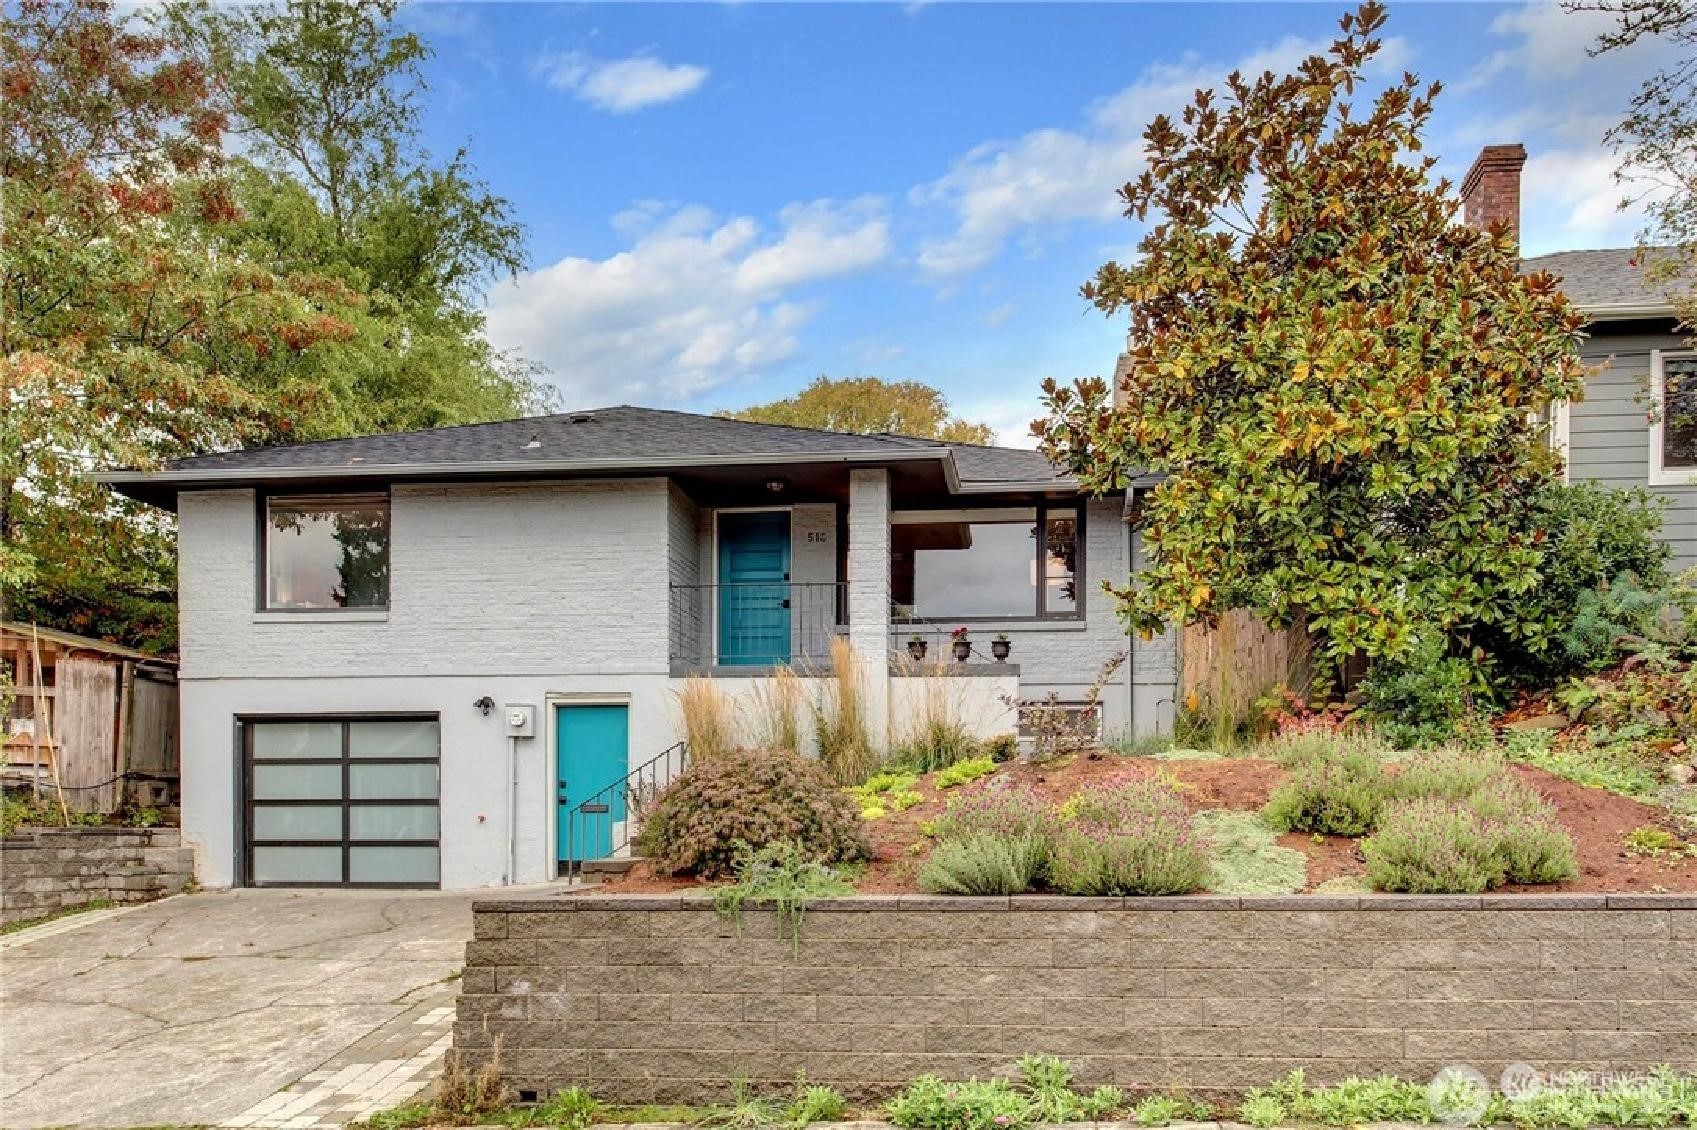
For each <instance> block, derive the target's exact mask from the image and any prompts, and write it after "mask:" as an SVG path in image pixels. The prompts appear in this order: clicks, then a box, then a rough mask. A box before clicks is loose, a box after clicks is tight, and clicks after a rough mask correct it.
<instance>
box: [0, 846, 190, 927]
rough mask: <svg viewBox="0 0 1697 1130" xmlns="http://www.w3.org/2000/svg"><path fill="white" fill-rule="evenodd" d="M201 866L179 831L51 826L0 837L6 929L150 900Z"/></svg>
mask: <svg viewBox="0 0 1697 1130" xmlns="http://www.w3.org/2000/svg"><path fill="white" fill-rule="evenodd" d="M193 868H194V859H193V855H192V853H191V852H190V851H189V850H188V849H187V848H185V847H183V846H182V839H181V837H180V836H179V835H178V834H177V829H175V828H47V829H39V830H33V831H30V832H25V833H23V834H21V835H20V836H19V837H18V838H16V839H5V840H0V925H10V924H11V923H13V922H22V921H24V920H26V919H30V918H40V917H41V916H42V915H45V914H51V913H53V912H54V911H56V910H59V909H62V908H64V907H67V906H82V905H83V904H84V903H90V902H97V901H99V900H101V899H105V900H107V901H110V902H120V903H122V902H146V901H148V900H149V899H156V898H162V897H163V896H165V895H170V894H175V893H177V892H178V891H180V890H182V889H183V885H184V884H185V883H187V882H188V881H189V876H190V874H191V873H192V871H193Z"/></svg>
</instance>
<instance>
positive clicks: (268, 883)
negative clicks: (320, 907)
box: [236, 710, 442, 891]
mask: <svg viewBox="0 0 1697 1130" xmlns="http://www.w3.org/2000/svg"><path fill="white" fill-rule="evenodd" d="M290 722H326V723H334V724H336V725H339V726H341V728H342V751H341V756H340V757H338V758H334V759H332V758H328V757H268V758H266V759H265V761H264V763H265V764H267V765H337V766H339V767H340V768H341V772H342V795H341V797H340V799H337V800H330V799H322V798H321V799H314V798H295V799H290V800H277V801H257V802H256V801H255V799H254V795H253V770H254V766H255V764H256V762H257V759H256V758H255V757H254V755H253V732H254V727H255V726H264V725H267V724H275V723H285V724H286V723H290ZM356 722H434V723H435V724H436V755H435V756H434V757H374V758H354V757H353V756H352V754H351V752H350V749H351V745H352V736H353V727H352V724H353V723H356ZM236 756H237V758H238V761H239V769H240V772H241V788H242V792H241V797H240V803H239V808H238V811H239V814H240V815H239V817H238V820H239V827H238V828H237V834H238V836H239V839H238V840H237V844H236V846H237V849H238V851H239V852H240V853H241V855H240V859H239V862H240V864H241V868H240V878H241V885H242V886H244V887H254V888H260V887H281V888H300V889H311V890H340V889H343V888H347V889H386V890H405V891H435V890H441V889H442V715H441V714H440V713H432V712H428V711H417V710H411V711H382V710H375V711H362V712H358V713H342V712H332V713H325V714H301V713H287V714H240V715H237V716H236ZM356 763H361V764H375V765H424V764H430V765H434V766H436V796H435V799H433V800H425V799H422V798H418V797H406V798H386V799H377V798H365V797H362V798H359V799H355V798H354V797H353V795H352V792H353V790H352V789H351V788H350V787H349V786H350V781H349V779H350V777H351V775H352V771H353V766H354V764H356ZM256 803H258V804H268V803H269V804H278V805H285V806H288V807H308V806H310V807H314V808H335V809H337V810H339V811H340V812H341V814H342V835H341V836H340V837H339V838H338V839H335V840H272V839H260V838H258V837H256V836H255V835H254V830H253V823H254V806H255V804H256ZM355 805H366V806H373V807H393V806H422V805H434V806H435V808H436V837H435V838H434V839H431V840H356V839H353V838H351V837H350V836H349V835H348V829H349V825H350V823H351V820H352V817H351V815H350V813H349V810H350V809H351V808H353V807H354V806H355ZM331 845H334V846H335V847H336V848H337V849H339V850H340V851H341V853H342V878H341V880H340V881H339V882H337V883H318V882H305V881H300V882H296V881H292V880H258V879H255V878H254V877H253V853H254V848H256V847H328V846H331ZM396 845H399V846H401V847H434V848H435V849H436V882H434V883H429V884H425V883H371V882H358V883H356V882H354V881H353V880H352V877H351V876H352V868H353V849H354V848H356V847H390V846H396Z"/></svg>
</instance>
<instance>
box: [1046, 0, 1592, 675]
mask: <svg viewBox="0 0 1697 1130" xmlns="http://www.w3.org/2000/svg"><path fill="white" fill-rule="evenodd" d="M1384 21H1385V10H1384V8H1383V7H1382V6H1381V5H1380V4H1378V3H1376V2H1369V3H1366V4H1364V5H1363V6H1362V7H1361V8H1360V9H1359V10H1358V11H1356V12H1354V13H1351V14H1349V15H1346V16H1345V17H1344V18H1343V20H1342V23H1341V27H1342V34H1341V36H1340V37H1339V38H1338V39H1337V40H1336V41H1335V42H1334V43H1333V44H1332V45H1331V47H1330V49H1329V50H1328V51H1326V52H1325V53H1323V54H1317V55H1313V56H1311V57H1309V58H1307V59H1305V60H1304V61H1303V62H1302V63H1301V64H1300V65H1299V66H1298V67H1297V68H1296V69H1295V71H1294V73H1291V74H1288V75H1274V74H1271V73H1267V74H1263V75H1261V76H1259V77H1257V78H1253V79H1246V78H1244V77H1243V76H1241V75H1238V74H1233V75H1232V76H1231V77H1230V78H1228V79H1227V80H1226V83H1225V88H1224V91H1223V93H1222V94H1220V95H1218V96H1217V95H1216V94H1215V93H1213V92H1211V91H1207V90H1204V91H1199V92H1197V94H1196V96H1195V100H1194V102H1193V103H1192V104H1191V105H1189V106H1188V107H1186V108H1185V110H1184V112H1183V114H1182V115H1181V117H1180V118H1179V120H1178V121H1176V122H1175V121H1173V120H1170V119H1169V118H1167V117H1165V116H1163V117H1159V118H1157V119H1155V121H1154V122H1153V123H1152V124H1151V125H1150V126H1149V128H1148V130H1147V131H1146V133H1145V135H1144V137H1145V140H1146V142H1147V155H1148V165H1147V169H1146V171H1145V172H1144V173H1143V175H1142V176H1141V177H1140V178H1139V179H1138V180H1137V181H1136V182H1134V183H1132V184H1128V185H1126V186H1125V188H1124V189H1123V190H1122V195H1123V198H1124V201H1125V204H1126V211H1127V214H1128V215H1129V216H1131V217H1134V218H1136V219H1138V220H1147V221H1150V226H1149V228H1148V230H1147V231H1146V233H1145V234H1144V236H1143V238H1142V240H1141V242H1140V243H1139V245H1138V252H1139V255H1138V258H1137V260H1136V262H1135V263H1132V264H1129V265H1127V264H1120V263H1117V262H1110V263H1108V264H1107V265H1105V266H1103V267H1102V268H1101V270H1100V271H1099V272H1098V274H1097V276H1096V278H1095V279H1094V280H1093V281H1092V282H1090V283H1089V284H1087V285H1086V286H1085V288H1084V294H1085V296H1086V298H1088V299H1089V300H1090V301H1092V302H1093V303H1094V304H1095V305H1096V306H1097V307H1098V308H1099V309H1100V310H1102V311H1103V312H1105V313H1108V314H1121V315H1129V317H1130V323H1131V333H1130V342H1131V345H1130V348H1129V354H1128V362H1129V363H1128V365H1127V366H1126V368H1125V370H1124V371H1123V373H1122V378H1121V380H1120V387H1119V394H1118V396H1117V398H1116V397H1115V395H1114V393H1113V390H1111V389H1110V388H1109V386H1108V385H1107V384H1106V383H1105V382H1102V381H1100V380H1089V381H1083V382H1079V383H1078V384H1076V385H1074V386H1071V387H1061V386H1059V385H1056V384H1054V383H1053V382H1051V383H1049V384H1048V385H1047V386H1046V388H1045V395H1046V404H1047V407H1048V409H1049V416H1048V418H1047V419H1046V420H1044V421H1040V422H1039V425H1038V427H1039V431H1040V432H1041V437H1042V441H1043V447H1044V450H1045V451H1046V452H1047V453H1049V454H1050V456H1051V457H1052V458H1054V459H1056V460H1057V461H1058V462H1060V463H1062V464H1063V465H1065V466H1068V467H1070V468H1071V469H1072V470H1073V471H1074V472H1075V473H1076V474H1077V475H1078V476H1079V478H1080V480H1081V482H1082V483H1083V484H1084V486H1085V487H1086V488H1088V489H1094V490H1108V489H1121V488H1123V487H1124V486H1125V485H1126V483H1127V482H1128V479H1129V478H1130V477H1131V476H1132V475H1133V474H1140V473H1144V472H1148V471H1155V472H1160V473H1163V474H1164V475H1165V476H1166V477H1165V479H1164V481H1162V482H1161V483H1160V485H1159V486H1157V487H1156V488H1155V489H1154V490H1153V491H1152V492H1151V494H1150V497H1149V499H1148V504H1147V507H1146V510H1145V512H1144V529H1145V535H1144V536H1145V544H1146V547H1147V550H1148V557H1149V565H1148V568H1147V570H1146V571H1144V572H1141V573H1139V574H1138V576H1137V577H1136V578H1135V579H1134V581H1133V583H1131V584H1128V585H1127V586H1125V587H1123V588H1120V589H1119V590H1118V591H1117V593H1116V595H1117V597H1118V599H1119V600H1120V602H1121V604H1122V608H1123V610H1124V612H1125V614H1126V615H1127V616H1128V618H1129V619H1130V621H1131V623H1132V624H1133V625H1134V626H1135V627H1137V628H1139V629H1142V630H1144V631H1149V630H1153V629H1157V628H1160V627H1163V626H1165V625H1169V624H1177V623H1191V622H1197V621H1203V622H1207V621H1210V620H1211V619H1213V618H1214V617H1216V616H1217V615H1219V614H1220V613H1222V612H1224V611H1226V610H1229V609H1234V608H1248V609H1252V610H1254V611H1255V612H1256V613H1257V614H1258V615H1259V616H1261V617H1262V618H1263V619H1265V620H1266V621H1267V622H1268V623H1270V624H1272V625H1275V626H1282V625H1287V624H1290V623H1291V622H1292V621H1293V620H1294V619H1296V618H1297V617H1299V616H1300V617H1302V618H1304V619H1305V620H1306V622H1307V624H1308V626H1309V628H1310V629H1311V630H1312V631H1313V632H1314V634H1315V637H1316V639H1317V641H1318V643H1319V645H1320V648H1321V651H1322V653H1323V654H1324V655H1325V656H1327V657H1329V658H1331V659H1333V660H1342V659H1343V658H1344V657H1346V656H1350V655H1354V654H1357V653H1364V654H1366V655H1368V656H1372V657H1380V658H1388V659H1393V660H1394V659H1398V658H1403V657H1407V656H1409V655H1412V654H1414V653H1416V651H1417V650H1420V649H1422V648H1424V647H1426V646H1427V645H1428V644H1429V643H1430V641H1431V640H1432V638H1433V637H1434V636H1435V635H1436V636H1441V637H1442V639H1443V641H1444V645H1445V646H1446V647H1447V648H1449V649H1450V650H1451V652H1452V654H1453V653H1454V652H1455V651H1456V650H1457V649H1466V648H1468V647H1469V646H1470V645H1471V644H1473V643H1474V640H1475V637H1476V636H1480V635H1490V636H1492V637H1494V638H1503V639H1508V640H1513V641H1516V643H1517V644H1518V645H1520V646H1525V647H1528V648H1530V649H1531V650H1534V651H1536V650H1537V649H1538V648H1539V647H1541V646H1543V644H1544V642H1545V638H1546V637H1547V635H1548V634H1549V633H1550V632H1551V630H1552V626H1551V625H1550V624H1549V623H1548V621H1547V619H1544V618H1540V617H1539V616H1537V615H1535V614H1532V613H1531V612H1529V611H1528V610H1527V609H1526V607H1525V606H1526V603H1527V602H1526V601H1524V600H1523V598H1524V597H1526V596H1527V595H1528V594H1529V593H1531V592H1533V590H1535V589H1536V587H1537V586H1538V584H1539V581H1540V565H1541V562H1542V554H1543V551H1542V548H1541V544H1540V543H1541V537H1542V535H1541V532H1540V530H1539V529H1538V528H1537V522H1536V519H1535V500H1536V498H1537V496H1538V494H1539V492H1540V490H1541V489H1542V488H1544V487H1545V486H1546V485H1547V484H1549V483H1551V482H1552V481H1554V480H1556V479H1558V478H1559V463H1558V461H1557V458H1556V457H1555V456H1554V454H1553V453H1552V452H1551V451H1550V450H1549V446H1548V444H1547V442H1546V437H1545V434H1544V430H1543V424H1542V420H1543V418H1544V415H1545V413H1546V410H1547V409H1548V408H1549V406H1550V405H1551V403H1552V402H1554V401H1557V400H1562V399H1566V398H1572V397H1577V396H1579V395H1580V393H1581V391H1582V387H1583V382H1582V377H1583V371H1582V368H1581V365H1580V362H1579V360H1578V356H1577V351H1576V335H1577V334H1578V333H1579V331H1580V329H1581V327H1582V325H1583V318H1582V317H1581V316H1580V314H1579V313H1578V312H1577V311H1576V310H1575V309H1574V307H1573V306H1572V305H1571V304H1570V303H1569V302H1568V300H1567V299H1566V298H1565V297H1564V296H1563V294H1562V293H1561V290H1560V288H1559V286H1558V285H1557V282H1556V280H1555V279H1553V278H1552V277H1550V276H1549V275H1545V274H1537V275H1530V276H1522V275H1521V274H1520V273H1519V269H1518V268H1519V263H1518V255H1517V250H1516V247H1515V244H1514V240H1513V238H1512V237H1511V236H1510V235H1509V234H1508V233H1506V232H1504V231H1500V230H1498V231H1489V232H1483V231H1475V230H1472V229H1469V228H1466V227H1463V226H1461V225H1459V224H1458V223H1457V222H1456V202H1455V200H1454V198H1453V196H1452V194H1451V191H1450V186H1449V185H1448V184H1447V183H1445V182H1443V181H1437V180H1434V179H1433V177H1432V166H1433V164H1434V159H1433V158H1432V157H1430V156H1427V155H1425V154H1424V153H1423V150H1422V137H1421V135H1422V132H1423V131H1424V129H1425V127H1426V125H1427V122H1428V120H1429V119H1430V116H1431V113H1432V107H1433V99H1434V98H1435V97H1436V95H1437V93H1438V87H1437V85H1436V84H1433V85H1431V86H1423V85H1422V84H1421V83H1420V82H1419V81H1418V80H1417V79H1416V78H1415V77H1414V76H1413V75H1404V76H1402V77H1401V78H1400V79H1399V80H1397V81H1393V82H1391V83H1389V84H1388V85H1387V86H1386V87H1385V88H1384V89H1383V90H1382V91H1381V92H1379V93H1378V94H1377V95H1375V96H1373V97H1371V98H1370V99H1366V98H1365V96H1364V95H1362V97H1363V100H1364V101H1365V102H1366V104H1365V105H1358V104H1357V103H1356V102H1355V101H1354V99H1355V98H1356V97H1357V95H1358V91H1361V89H1362V87H1363V86H1364V81H1365V78H1364V74H1365V71H1366V70H1367V68H1368V65H1369V64H1370V62H1371V61H1372V60H1373V59H1374V57H1375V56H1376V55H1378V54H1379V51H1380V49H1381V40H1380V38H1379V33H1380V30H1381V28H1382V26H1383V24H1384Z"/></svg>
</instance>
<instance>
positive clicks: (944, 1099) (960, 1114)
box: [884, 1075, 1031, 1130]
mask: <svg viewBox="0 0 1697 1130" xmlns="http://www.w3.org/2000/svg"><path fill="white" fill-rule="evenodd" d="M884 1113H885V1114H886V1115H887V1116H888V1117H889V1119H890V1121H891V1122H893V1123H895V1124H896V1125H897V1126H900V1127H903V1128H904V1130H1007V1128H1010V1127H1019V1126H1024V1125H1026V1124H1027V1123H1028V1122H1029V1121H1030V1116H1031V1104H1030V1102H1029V1101H1028V1100H1027V1099H1026V1097H1025V1095H1023V1094H1021V1093H1020V1092H1019V1091H1018V1090H1016V1089H1015V1088H1014V1085H1013V1084H1012V1083H1010V1082H1008V1081H1007V1080H1006V1079H985V1080H978V1079H968V1080H967V1081H966V1082H964V1083H946V1082H944V1081H943V1080H941V1079H939V1078H938V1077H937V1076H935V1075H921V1076H920V1077H919V1078H917V1079H915V1080H914V1081H913V1082H912V1083H909V1084H908V1085H907V1087H906V1089H904V1090H903V1091H902V1092H901V1093H900V1094H898V1095H897V1096H895V1097H894V1098H892V1099H891V1100H889V1101H888V1102H887V1103H885V1104H884Z"/></svg>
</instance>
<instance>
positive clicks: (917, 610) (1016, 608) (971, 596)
mask: <svg viewBox="0 0 1697 1130" xmlns="http://www.w3.org/2000/svg"><path fill="white" fill-rule="evenodd" d="M890 522H891V524H890V579H891V600H892V603H893V604H894V606H895V617H896V619H898V620H933V621H938V620H941V621H953V620H1034V619H1035V620H1074V619H1079V618H1080V617H1082V615H1083V607H1082V601H1081V599H1080V595H1081V594H1080V590H1079V587H1078V578H1079V575H1080V574H1081V572H1082V567H1083V541H1082V515H1081V513H1080V510H1079V507H1078V506H1077V505H1075V504H1065V505H1060V504H1056V505H1049V504H1040V505H1036V506H1026V507H1017V506H1016V507H988V508H983V509H976V510H951V511H918V512H911V511H910V512H906V513H904V512H902V511H896V512H895V513H893V514H891V516H890Z"/></svg>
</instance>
